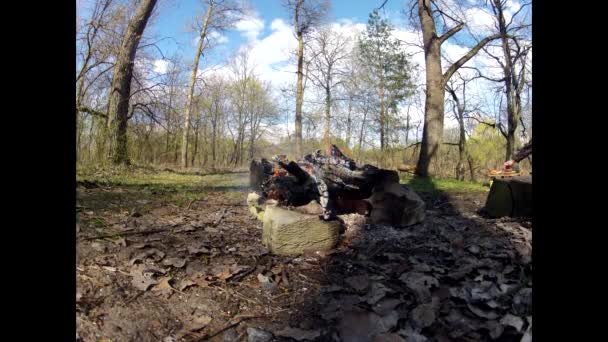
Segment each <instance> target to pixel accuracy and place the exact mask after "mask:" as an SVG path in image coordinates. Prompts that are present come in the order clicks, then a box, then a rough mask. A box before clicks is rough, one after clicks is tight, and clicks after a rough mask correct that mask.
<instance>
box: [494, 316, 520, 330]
mask: <svg viewBox="0 0 608 342" xmlns="http://www.w3.org/2000/svg"><path fill="white" fill-rule="evenodd" d="M500 324H502V325H506V326H511V327H513V328H515V330H517V332H520V331H521V329H522V328H523V327H524V320H523V319H521V318H520V317H517V316H514V315H511V314H509V313H508V314H506V315H505V316H504V317H503V318H502V319H501V320H500Z"/></svg>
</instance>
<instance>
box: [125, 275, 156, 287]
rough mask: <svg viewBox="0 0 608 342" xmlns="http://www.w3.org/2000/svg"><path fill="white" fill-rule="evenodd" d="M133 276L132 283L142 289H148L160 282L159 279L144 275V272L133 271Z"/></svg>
mask: <svg viewBox="0 0 608 342" xmlns="http://www.w3.org/2000/svg"><path fill="white" fill-rule="evenodd" d="M131 276H132V277H133V279H132V280H131V284H132V285H133V286H134V287H136V288H138V289H140V290H142V291H148V289H149V288H150V286H152V285H156V284H158V281H156V280H154V279H152V278H151V277H149V276H146V275H144V274H143V273H139V272H132V273H131Z"/></svg>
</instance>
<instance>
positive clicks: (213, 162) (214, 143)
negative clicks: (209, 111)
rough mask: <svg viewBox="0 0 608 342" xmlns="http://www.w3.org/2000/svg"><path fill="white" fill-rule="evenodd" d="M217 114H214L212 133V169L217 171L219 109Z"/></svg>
mask: <svg viewBox="0 0 608 342" xmlns="http://www.w3.org/2000/svg"><path fill="white" fill-rule="evenodd" d="M215 110H216V112H215V113H214V114H213V115H214V118H213V123H212V129H213V131H212V132H211V169H212V170H215V161H216V149H217V142H216V141H217V107H216V109H215Z"/></svg>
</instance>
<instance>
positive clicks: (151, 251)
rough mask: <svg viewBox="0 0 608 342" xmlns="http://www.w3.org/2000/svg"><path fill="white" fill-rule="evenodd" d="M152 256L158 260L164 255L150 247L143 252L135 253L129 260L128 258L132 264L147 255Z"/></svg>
mask: <svg viewBox="0 0 608 342" xmlns="http://www.w3.org/2000/svg"><path fill="white" fill-rule="evenodd" d="M151 256H154V258H153V259H154V261H159V260H161V259H162V258H164V257H165V253H164V252H162V251H159V250H158V249H156V248H150V249H148V250H146V251H144V252H141V253H139V254H137V255H136V256H135V257H133V258H132V259H131V260H129V264H131V265H134V264H135V263H136V262H138V261H143V260H145V259H146V258H148V257H151Z"/></svg>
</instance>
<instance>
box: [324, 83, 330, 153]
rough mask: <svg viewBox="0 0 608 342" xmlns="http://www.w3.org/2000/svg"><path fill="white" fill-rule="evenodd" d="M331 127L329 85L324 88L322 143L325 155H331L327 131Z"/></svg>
mask: <svg viewBox="0 0 608 342" xmlns="http://www.w3.org/2000/svg"><path fill="white" fill-rule="evenodd" d="M330 126H331V89H330V88H329V85H328V86H327V87H326V88H325V134H324V136H323V142H324V145H325V154H327V155H329V154H331V138H330V136H329V130H330Z"/></svg>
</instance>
